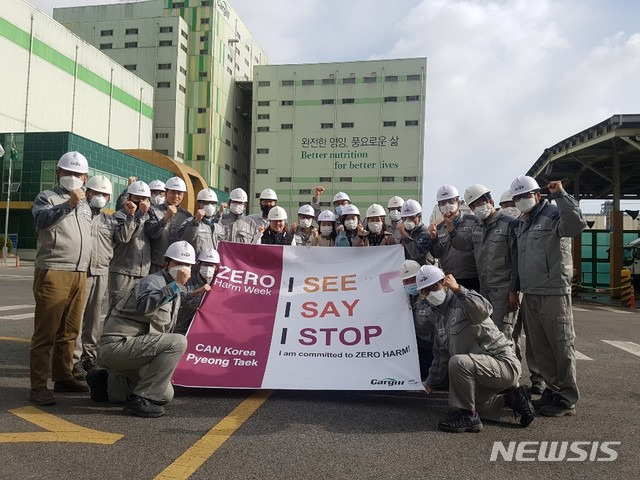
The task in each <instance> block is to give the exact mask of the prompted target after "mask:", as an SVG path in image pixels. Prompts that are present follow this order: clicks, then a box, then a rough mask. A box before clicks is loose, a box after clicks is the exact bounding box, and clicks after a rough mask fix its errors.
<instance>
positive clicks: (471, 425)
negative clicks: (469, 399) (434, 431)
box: [438, 410, 483, 433]
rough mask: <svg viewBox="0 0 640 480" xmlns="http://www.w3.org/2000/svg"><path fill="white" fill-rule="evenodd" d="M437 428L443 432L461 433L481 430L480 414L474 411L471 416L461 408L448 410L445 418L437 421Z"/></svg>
mask: <svg viewBox="0 0 640 480" xmlns="http://www.w3.org/2000/svg"><path fill="white" fill-rule="evenodd" d="M438 428H439V429H440V430H442V431H443V432H452V433H463V432H474V433H478V432H481V431H482V428H483V427H482V422H481V421H480V416H479V415H478V414H477V413H476V414H475V415H473V416H471V415H469V414H466V413H464V412H463V411H462V410H452V411H450V412H449V415H448V416H447V419H446V420H440V421H439V422H438Z"/></svg>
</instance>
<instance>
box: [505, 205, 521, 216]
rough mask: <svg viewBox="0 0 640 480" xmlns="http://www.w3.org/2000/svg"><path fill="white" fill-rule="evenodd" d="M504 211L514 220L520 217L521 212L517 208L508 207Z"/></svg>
mask: <svg viewBox="0 0 640 480" xmlns="http://www.w3.org/2000/svg"><path fill="white" fill-rule="evenodd" d="M502 211H503V212H504V213H506V214H507V215H511V216H512V217H513V218H518V217H519V216H520V210H518V208H517V207H506V208H503V209H502Z"/></svg>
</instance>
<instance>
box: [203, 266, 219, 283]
mask: <svg viewBox="0 0 640 480" xmlns="http://www.w3.org/2000/svg"><path fill="white" fill-rule="evenodd" d="M215 273H216V267H210V266H202V267H200V275H202V276H203V277H204V278H206V279H207V283H211V280H213V276H214V275H215Z"/></svg>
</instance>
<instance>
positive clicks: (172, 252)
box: [164, 240, 196, 265]
mask: <svg viewBox="0 0 640 480" xmlns="http://www.w3.org/2000/svg"><path fill="white" fill-rule="evenodd" d="M164 256H165V257H168V258H170V259H172V260H176V261H178V262H184V263H190V264H191V265H194V264H195V263H196V251H195V250H194V249H193V247H192V246H191V244H190V243H189V242H185V241H184V240H180V241H179V242H174V243H172V244H171V245H169V247H168V248H167V251H166V252H165V254H164Z"/></svg>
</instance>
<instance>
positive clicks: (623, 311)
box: [598, 307, 635, 315]
mask: <svg viewBox="0 0 640 480" xmlns="http://www.w3.org/2000/svg"><path fill="white" fill-rule="evenodd" d="M598 309H599V310H604V311H605V312H611V313H622V314H626V315H633V314H634V313H635V312H634V311H633V310H625V309H624V308H611V307H598Z"/></svg>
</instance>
